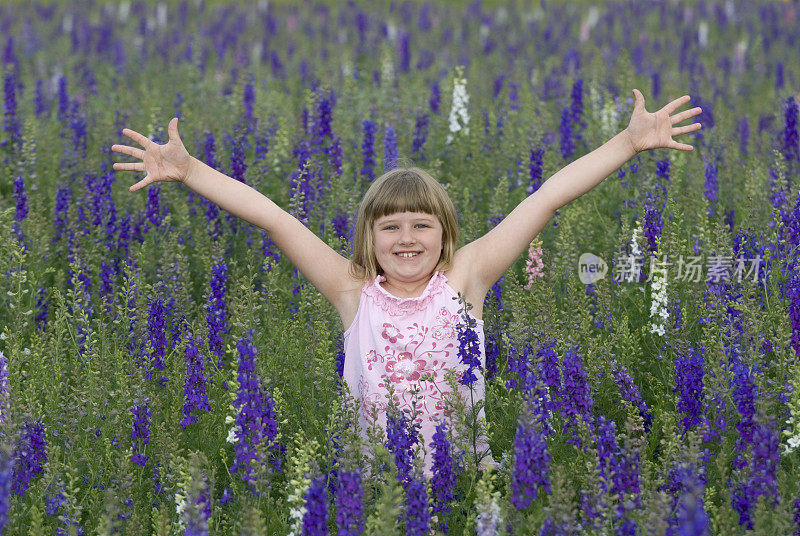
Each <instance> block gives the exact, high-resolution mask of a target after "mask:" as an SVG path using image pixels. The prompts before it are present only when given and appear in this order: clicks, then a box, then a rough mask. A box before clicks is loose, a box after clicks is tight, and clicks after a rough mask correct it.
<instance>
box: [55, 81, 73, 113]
mask: <svg viewBox="0 0 800 536" xmlns="http://www.w3.org/2000/svg"><path fill="white" fill-rule="evenodd" d="M69 102H70V99H69V93H68V92H67V78H66V77H65V76H63V75H62V76H59V77H58V116H57V117H58V120H59V121H61V122H62V123H63V122H65V121H66V120H67V117H68V114H69Z"/></svg>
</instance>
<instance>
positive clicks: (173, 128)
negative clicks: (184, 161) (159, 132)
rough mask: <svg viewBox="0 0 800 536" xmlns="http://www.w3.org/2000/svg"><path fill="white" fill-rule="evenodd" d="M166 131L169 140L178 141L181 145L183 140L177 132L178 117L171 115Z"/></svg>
mask: <svg viewBox="0 0 800 536" xmlns="http://www.w3.org/2000/svg"><path fill="white" fill-rule="evenodd" d="M167 133H168V134H169V141H175V142H178V143H179V144H181V145H183V142H182V141H181V137H180V135H179V134H178V118H177V117H173V118H172V119H171V120H170V122H169V125H168V126H167Z"/></svg>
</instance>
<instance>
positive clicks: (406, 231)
mask: <svg viewBox="0 0 800 536" xmlns="http://www.w3.org/2000/svg"><path fill="white" fill-rule="evenodd" d="M412 242H414V235H413V234H412V233H411V228H410V227H403V229H402V231H401V232H400V243H401V244H410V243H412Z"/></svg>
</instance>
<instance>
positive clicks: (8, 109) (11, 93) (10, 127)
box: [3, 69, 22, 149]
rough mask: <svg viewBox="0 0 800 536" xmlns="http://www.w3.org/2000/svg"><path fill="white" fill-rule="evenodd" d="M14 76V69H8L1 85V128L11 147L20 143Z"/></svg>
mask: <svg viewBox="0 0 800 536" xmlns="http://www.w3.org/2000/svg"><path fill="white" fill-rule="evenodd" d="M16 78H17V77H16V74H15V72H14V69H8V70H7V71H6V75H5V81H4V85H3V87H4V91H5V102H4V105H5V106H4V109H5V111H4V116H3V130H4V131H5V132H6V134H7V135H8V139H7V141H6V142H5V143H10V144H11V146H12V149H15V148H18V147H19V146H21V145H22V127H21V126H20V123H19V118H18V117H17V93H16V86H17V82H16ZM5 143H4V145H5Z"/></svg>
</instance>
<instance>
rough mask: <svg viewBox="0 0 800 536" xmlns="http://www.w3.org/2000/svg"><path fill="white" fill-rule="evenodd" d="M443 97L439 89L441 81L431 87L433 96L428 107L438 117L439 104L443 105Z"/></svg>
mask: <svg viewBox="0 0 800 536" xmlns="http://www.w3.org/2000/svg"><path fill="white" fill-rule="evenodd" d="M441 100H442V95H441V90H440V89H439V81H438V80H437V81H435V82H434V83H433V84H432V85H431V95H430V97H429V98H428V105H430V107H431V111H432V112H433V113H435V114H436V115H439V104H440V103H441Z"/></svg>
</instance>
